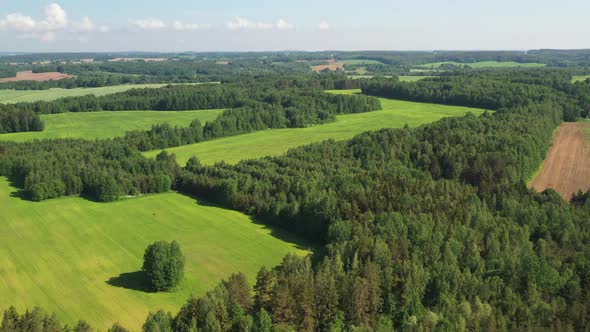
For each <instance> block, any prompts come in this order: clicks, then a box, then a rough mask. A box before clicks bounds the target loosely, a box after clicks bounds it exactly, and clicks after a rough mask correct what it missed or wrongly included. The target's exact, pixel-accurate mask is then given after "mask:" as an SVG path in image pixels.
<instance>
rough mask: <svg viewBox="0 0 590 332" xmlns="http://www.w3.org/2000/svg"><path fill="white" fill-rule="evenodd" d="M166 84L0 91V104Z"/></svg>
mask: <svg viewBox="0 0 590 332" xmlns="http://www.w3.org/2000/svg"><path fill="white" fill-rule="evenodd" d="M166 85H168V84H125V85H113V86H105V87H100V88H75V89H61V88H56V89H48V90H0V103H1V104H12V103H20V102H33V101H38V100H45V101H50V100H55V99H59V98H63V97H76V96H84V95H91V94H93V95H96V96H104V95H108V94H111V93H117V92H123V91H127V90H129V89H142V88H161V87H163V86H166Z"/></svg>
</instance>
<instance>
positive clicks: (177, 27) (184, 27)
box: [172, 21, 201, 31]
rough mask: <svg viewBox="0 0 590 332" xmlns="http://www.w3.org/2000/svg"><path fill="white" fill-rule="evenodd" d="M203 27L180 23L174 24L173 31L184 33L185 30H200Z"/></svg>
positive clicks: (175, 22)
mask: <svg viewBox="0 0 590 332" xmlns="http://www.w3.org/2000/svg"><path fill="white" fill-rule="evenodd" d="M200 28H201V27H200V26H199V25H198V24H196V23H182V22H180V21H174V22H172V29H174V30H176V31H183V30H198V29H200Z"/></svg>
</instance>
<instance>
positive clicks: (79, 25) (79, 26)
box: [72, 16, 95, 32]
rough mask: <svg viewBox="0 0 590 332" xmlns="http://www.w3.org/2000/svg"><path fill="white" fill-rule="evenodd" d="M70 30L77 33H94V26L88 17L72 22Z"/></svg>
mask: <svg viewBox="0 0 590 332" xmlns="http://www.w3.org/2000/svg"><path fill="white" fill-rule="evenodd" d="M72 28H73V30H74V31H77V32H90V31H94V28H95V25H94V22H92V20H91V19H90V18H89V17H88V16H84V17H82V19H81V20H80V21H75V22H72Z"/></svg>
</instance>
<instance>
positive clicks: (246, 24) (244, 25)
mask: <svg viewBox="0 0 590 332" xmlns="http://www.w3.org/2000/svg"><path fill="white" fill-rule="evenodd" d="M227 28H228V29H230V30H270V29H272V28H273V25H272V24H269V23H263V22H254V21H251V20H249V19H247V18H244V17H240V16H236V17H235V18H234V19H233V20H231V21H229V22H227Z"/></svg>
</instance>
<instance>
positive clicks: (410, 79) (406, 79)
mask: <svg viewBox="0 0 590 332" xmlns="http://www.w3.org/2000/svg"><path fill="white" fill-rule="evenodd" d="M348 77H349V78H351V79H357V78H373V77H375V76H373V75H348ZM383 77H391V76H383ZM432 77H438V76H398V78H399V80H400V81H401V82H416V81H419V80H422V79H425V78H432Z"/></svg>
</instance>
